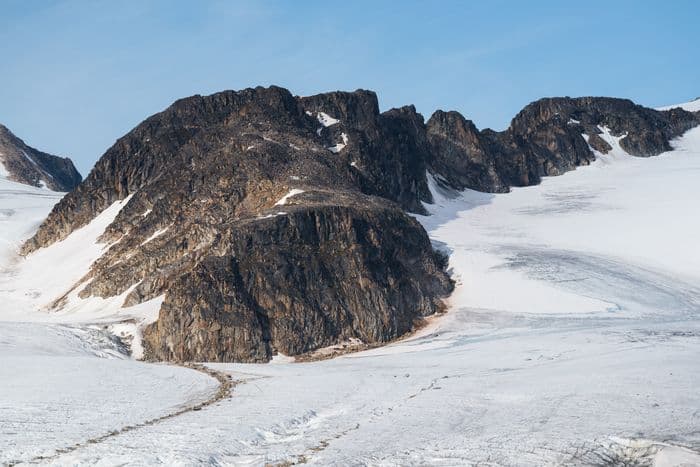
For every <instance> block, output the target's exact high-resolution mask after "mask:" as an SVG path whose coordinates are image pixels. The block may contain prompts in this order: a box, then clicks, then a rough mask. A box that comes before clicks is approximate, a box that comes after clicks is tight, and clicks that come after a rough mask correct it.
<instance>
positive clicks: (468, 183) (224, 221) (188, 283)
mask: <svg viewBox="0 0 700 467" xmlns="http://www.w3.org/2000/svg"><path fill="white" fill-rule="evenodd" d="M698 123H700V116H699V115H698V114H696V113H691V112H686V111H684V110H682V109H672V110H669V111H656V110H652V109H647V108H644V107H641V106H638V105H635V104H634V103H632V102H631V101H628V100H622V99H611V98H577V99H571V98H552V99H542V100H540V101H537V102H535V103H532V104H530V105H528V106H527V107H526V108H525V109H523V110H522V111H521V112H520V113H519V114H518V115H517V116H516V117H515V118H514V119H513V121H512V123H511V125H510V126H509V128H508V129H506V130H505V131H502V132H495V131H492V130H488V129H487V130H483V131H479V130H478V129H477V128H476V127H475V125H474V124H473V123H472V122H470V121H468V120H466V119H465V118H464V117H463V116H462V115H460V114H459V113H457V112H442V111H437V112H436V113H435V114H434V115H433V116H432V117H431V118H430V119H429V120H428V122H427V123H426V122H424V119H423V117H422V116H421V115H420V114H419V113H417V112H416V109H415V108H414V107H413V106H407V107H402V108H400V109H392V110H389V111H386V112H380V111H379V105H378V101H377V97H376V95H375V94H374V93H373V92H371V91H364V90H358V91H355V92H332V93H326V94H320V95H317V96H310V97H296V96H293V95H292V94H291V93H290V92H289V91H287V90H285V89H282V88H278V87H269V88H262V87H258V88H255V89H246V90H243V91H238V92H234V91H224V92H221V93H217V94H213V95H210V96H193V97H190V98H186V99H182V100H179V101H177V102H175V103H174V104H173V105H172V106H170V107H169V108H168V109H166V110H165V111H163V112H161V113H158V114H156V115H154V116H152V117H150V118H148V119H147V120H145V121H144V122H143V123H141V124H140V125H139V126H137V127H136V128H134V129H133V130H132V131H131V132H129V133H128V134H127V135H125V136H124V137H122V138H121V139H119V140H118V141H117V142H116V143H115V145H114V146H112V147H111V148H110V149H109V150H108V151H107V152H106V153H105V154H104V155H103V156H102V158H100V160H99V161H98V162H97V164H96V165H95V168H94V169H93V170H92V172H91V173H90V174H89V175H88V177H87V178H86V179H85V180H84V181H83V182H82V183H81V184H80V185H78V186H77V188H76V189H75V190H73V191H72V192H71V193H69V194H68V195H67V196H66V197H64V198H63V199H62V200H61V202H59V203H58V204H57V205H56V206H55V207H54V209H53V211H52V212H51V214H50V215H49V217H48V218H47V219H46V221H45V222H44V223H43V224H42V225H41V227H40V228H39V230H38V231H37V233H36V235H35V236H34V237H33V238H31V239H30V240H29V241H28V242H27V243H26V244H25V245H24V247H23V252H24V253H25V254H29V253H31V252H33V251H35V250H37V249H39V248H43V247H48V246H50V245H52V244H53V243H55V242H57V241H59V240H61V239H63V238H65V237H67V236H68V235H70V234H71V232H73V231H75V230H76V229H78V228H80V227H82V226H84V225H86V224H88V223H89V222H90V221H91V220H92V219H94V218H95V217H96V216H97V215H98V214H99V213H100V212H102V211H103V210H104V209H106V208H107V207H109V206H110V205H112V204H113V203H114V202H116V201H120V200H125V199H128V202H127V203H126V204H125V205H124V207H123V208H122V209H121V211H120V212H119V214H118V215H117V216H116V218H115V220H114V221H113V222H112V223H111V224H110V225H109V226H108V227H107V229H106V231H105V233H104V234H103V236H102V238H101V240H102V241H103V242H104V243H106V244H107V245H108V247H107V248H106V249H105V253H104V254H103V255H102V256H101V257H100V259H99V260H97V261H96V262H95V263H94V264H93V265H92V267H91V269H90V271H89V273H88V274H87V275H86V276H85V277H84V278H83V279H82V280H81V281H80V282H79V283H78V284H76V285H75V290H77V291H79V295H80V297H82V298H87V297H91V296H97V297H112V296H117V295H121V294H125V296H126V298H125V302H124V305H125V306H129V305H134V304H137V303H141V302H144V301H147V300H150V299H153V298H155V297H160V296H164V300H163V303H162V305H161V307H160V310H159V314H158V319H157V320H156V321H155V322H153V323H151V324H149V325H148V326H146V327H145V328H144V329H143V344H144V347H145V351H146V357H147V358H150V359H157V360H179V361H184V360H198V361H246V362H251V361H255V362H258V361H268V360H269V359H270V358H271V357H272V356H273V355H275V354H276V353H283V354H286V355H297V354H301V353H304V352H308V351H312V350H315V349H318V348H320V347H324V346H328V345H332V344H336V343H339V342H342V341H346V340H349V339H359V340H361V341H363V342H365V343H368V344H373V343H381V342H386V341H389V340H391V339H394V338H396V337H399V336H401V335H403V334H405V333H407V332H408V331H410V330H411V329H413V328H414V326H415V325H416V323H418V322H419V321H420V320H421V319H422V318H423V317H425V316H427V315H430V314H433V313H435V312H437V311H440V310H441V309H442V307H443V304H442V298H444V297H446V296H447V295H448V294H449V293H450V291H451V290H452V282H451V281H450V279H449V277H448V274H447V273H446V266H447V264H446V258H445V257H444V256H443V255H442V254H440V253H437V252H436V251H434V250H433V248H432V247H431V244H430V241H429V239H428V237H427V234H426V232H425V230H424V229H423V228H422V226H421V225H420V224H419V223H418V222H417V221H416V220H415V219H414V218H413V217H412V216H411V215H409V214H408V212H412V213H418V214H425V213H426V210H425V206H424V203H430V202H431V201H432V196H431V192H430V189H429V176H432V177H433V178H434V179H435V180H437V182H438V183H440V184H442V185H444V186H446V187H448V188H452V189H456V190H463V189H465V188H472V189H476V190H481V191H489V192H505V191H508V190H509V188H510V187H511V186H525V185H531V184H535V183H539V181H540V179H541V177H543V176H551V175H559V174H561V173H564V172H566V171H568V170H572V169H574V168H575V167H577V166H579V165H586V164H589V163H590V162H591V161H593V160H594V159H595V152H594V151H598V152H601V153H605V152H607V151H608V150H609V149H610V146H609V145H608V143H606V141H605V140H604V139H603V138H601V137H600V134H601V133H602V132H603V131H605V132H609V133H610V134H613V135H615V136H620V137H622V138H621V139H620V145H621V146H622V147H623V148H624V149H625V150H627V151H628V152H629V153H630V154H633V155H638V156H644V157H647V156H653V155H657V154H660V153H661V152H664V151H666V150H668V149H670V141H671V140H672V139H673V138H674V137H676V136H679V135H680V134H682V133H683V132H684V131H686V130H688V129H689V128H691V127H693V126H695V125H697V124H698ZM61 305H62V300H57V301H56V303H55V304H54V306H55V307H57V308H60V307H61Z"/></svg>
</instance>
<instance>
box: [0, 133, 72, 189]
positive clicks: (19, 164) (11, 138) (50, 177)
mask: <svg viewBox="0 0 700 467" xmlns="http://www.w3.org/2000/svg"><path fill="white" fill-rule="evenodd" d="M5 172H6V173H5ZM0 175H2V176H5V177H7V178H9V179H10V180H13V181H15V182H18V183H23V184H26V185H32V186H36V187H44V188H48V189H50V190H54V191H70V190H72V189H73V188H75V187H76V186H77V185H78V183H80V180H82V177H81V176H80V174H79V173H78V171H77V170H76V169H75V166H73V162H72V161H71V160H70V159H69V158H67V157H58V156H54V155H52V154H47V153H45V152H42V151H39V150H38V149H34V148H33V147H31V146H28V145H27V144H25V142H24V141H22V140H21V139H19V138H18V137H16V136H15V135H14V134H12V132H11V131H10V130H9V129H7V127H5V126H3V125H0Z"/></svg>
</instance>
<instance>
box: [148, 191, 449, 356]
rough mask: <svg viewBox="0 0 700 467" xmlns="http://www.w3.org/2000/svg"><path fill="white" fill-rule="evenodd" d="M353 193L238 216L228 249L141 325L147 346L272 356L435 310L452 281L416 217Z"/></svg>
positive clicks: (383, 333)
mask: <svg viewBox="0 0 700 467" xmlns="http://www.w3.org/2000/svg"><path fill="white" fill-rule="evenodd" d="M347 201H351V203H350V204H351V205H348V206H341V205H334V206H329V205H327V204H325V203H322V204H318V205H317V204H316V203H315V202H312V203H310V204H305V205H304V206H303V207H302V206H295V207H294V208H292V209H290V210H289V211H288V212H289V214H288V215H284V216H276V217H273V218H269V219H265V220H263V221H256V220H249V221H246V222H242V223H240V224H239V225H236V226H232V229H231V230H230V231H228V232H226V235H225V238H223V239H222V241H223V242H224V243H226V247H227V251H229V252H230V254H228V255H225V256H209V257H207V258H206V259H204V260H203V261H202V262H201V263H199V264H198V265H197V266H196V267H195V268H194V270H193V271H191V272H189V273H187V274H184V275H182V276H180V277H179V278H178V280H177V281H176V283H175V284H174V285H173V287H172V288H171V290H172V293H169V294H168V295H167V298H166V301H165V303H164V304H163V307H162V309H161V313H160V318H159V320H158V321H157V322H156V323H154V324H152V325H150V326H149V327H147V328H146V330H145V331H144V344H145V347H146V349H147V354H148V355H150V356H151V357H152V358H156V359H162V360H192V359H205V360H220V359H221V360H225V361H267V360H268V359H269V358H270V357H271V356H272V353H273V352H274V351H280V352H282V353H284V354H286V355H297V354H300V353H303V352H307V351H309V350H314V349H317V348H320V347H325V346H328V345H331V344H335V343H337V342H340V341H343V340H347V339H349V338H359V339H361V340H362V341H363V342H384V341H387V340H390V339H393V338H395V337H398V336H400V335H402V334H404V333H406V332H408V331H409V330H411V328H412V325H413V322H414V320H416V319H417V318H419V317H421V316H425V315H428V314H431V313H434V312H435V311H437V310H438V309H439V307H440V304H439V302H438V301H437V300H436V297H439V296H442V295H444V294H445V292H446V291H447V290H449V281H448V280H447V279H446V277H445V276H444V274H443V273H442V266H444V265H443V264H441V263H440V261H438V260H436V256H435V254H434V253H433V252H432V251H431V248H430V244H429V242H428V240H427V238H426V236H425V235H424V234H423V232H422V231H421V229H420V227H419V226H418V225H417V222H416V221H415V220H413V219H411V218H410V217H408V216H406V215H405V214H403V213H401V212H400V211H399V210H396V209H395V208H391V207H387V206H386V205H385V204H384V203H382V202H378V201H377V200H376V199H369V198H368V199H365V200H364V201H365V203H364V204H363V206H362V207H361V208H359V209H358V208H357V207H354V206H353V205H354V204H355V203H354V201H355V200H354V199H347ZM183 310H188V311H187V312H186V313H183ZM174 336H183V338H182V339H177V338H174Z"/></svg>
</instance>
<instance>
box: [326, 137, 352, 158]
mask: <svg viewBox="0 0 700 467" xmlns="http://www.w3.org/2000/svg"><path fill="white" fill-rule="evenodd" d="M340 139H341V141H342V142H340V143H336V144H335V145H334V146H331V147H329V148H328V150H329V151H330V152H332V153H333V154H337V153H339V152H340V151H342V150H343V149H345V146H347V145H348V135H346V134H345V133H341V134H340Z"/></svg>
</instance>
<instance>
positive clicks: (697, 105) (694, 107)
mask: <svg viewBox="0 0 700 467" xmlns="http://www.w3.org/2000/svg"><path fill="white" fill-rule="evenodd" d="M676 107H680V108H681V109H684V110H687V111H688V112H700V98H698V99H695V100H693V101H690V102H686V103H683V104H676V105H667V106H665V107H659V109H658V110H670V109H674V108H676Z"/></svg>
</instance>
